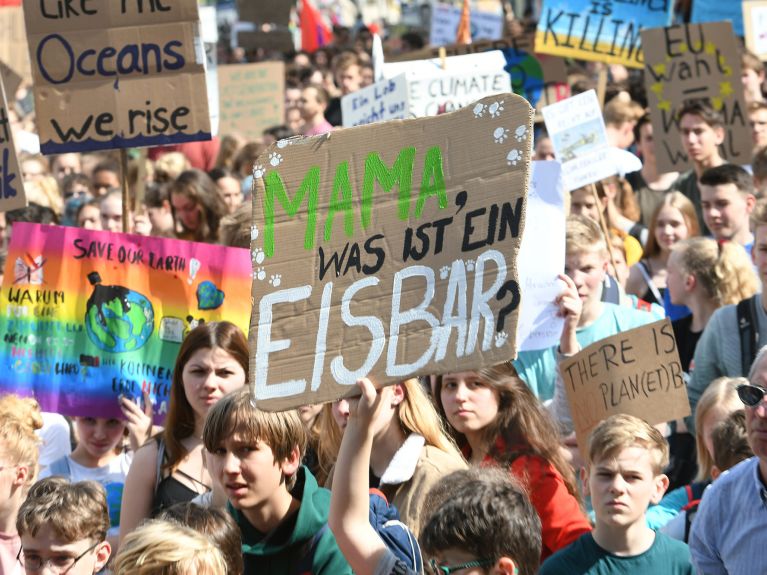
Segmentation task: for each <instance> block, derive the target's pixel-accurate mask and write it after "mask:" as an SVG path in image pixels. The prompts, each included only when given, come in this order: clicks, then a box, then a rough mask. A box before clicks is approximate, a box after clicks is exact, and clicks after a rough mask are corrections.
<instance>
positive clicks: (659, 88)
mask: <svg viewBox="0 0 767 575" xmlns="http://www.w3.org/2000/svg"><path fill="white" fill-rule="evenodd" d="M650 92H653V93H654V94H655V95H656V96H658V98H660V97H661V96H662V95H663V84H661V83H660V82H655V84H653V85H652V86H650Z"/></svg>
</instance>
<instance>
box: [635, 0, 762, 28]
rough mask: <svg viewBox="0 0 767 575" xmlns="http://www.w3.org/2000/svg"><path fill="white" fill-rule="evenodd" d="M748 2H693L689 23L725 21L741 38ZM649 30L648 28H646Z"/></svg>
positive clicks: (705, 0) (734, 0)
mask: <svg viewBox="0 0 767 575" xmlns="http://www.w3.org/2000/svg"><path fill="white" fill-rule="evenodd" d="M749 1H750V0H745V1H744V0H728V1H726V2H722V1H721V0H695V1H694V2H693V3H692V14H690V22H691V23H693V24H706V23H708V22H723V21H725V20H727V21H728V22H730V24H732V28H733V30H735V34H737V35H738V36H740V37H743V8H742V7H741V4H743V5H744V6H745V5H746V4H748V3H749ZM647 27H648V28H649V26H647Z"/></svg>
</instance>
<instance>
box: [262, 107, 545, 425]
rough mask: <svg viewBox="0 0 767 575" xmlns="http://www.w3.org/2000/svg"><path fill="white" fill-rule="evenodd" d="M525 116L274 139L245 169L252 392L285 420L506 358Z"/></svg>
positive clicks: (517, 112)
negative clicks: (306, 409)
mask: <svg viewBox="0 0 767 575" xmlns="http://www.w3.org/2000/svg"><path fill="white" fill-rule="evenodd" d="M532 121H533V110H532V108H531V107H530V105H529V104H528V103H527V102H526V101H525V100H524V99H522V98H520V97H519V96H516V95H514V94H509V93H507V94H500V95H498V96H495V97H488V98H483V99H482V100H480V101H479V102H477V103H475V104H474V105H473V106H468V107H466V108H464V109H462V110H459V111H458V112H454V113H451V114H445V115H442V116H438V117H436V118H428V119H414V120H394V121H391V122H386V123H383V124H371V125H369V126H361V127H358V128H348V129H343V130H338V131H336V132H331V133H329V134H325V135H323V136H317V137H313V138H306V139H295V140H287V141H281V142H278V143H276V144H274V145H273V146H271V147H270V148H269V149H268V150H267V151H266V152H265V153H264V155H262V156H261V157H260V158H259V160H258V162H257V164H256V167H255V170H254V176H255V187H254V194H253V217H254V225H253V228H252V231H251V239H252V242H251V250H252V253H251V255H252V259H253V262H254V271H253V274H254V281H253V292H252V295H253V316H252V319H251V328H250V345H251V363H250V366H251V372H250V376H251V383H252V384H253V388H254V393H255V397H256V401H257V402H258V406H259V407H260V408H262V409H267V410H284V409H290V408H293V407H296V406H299V405H305V404H309V403H321V402H327V401H331V400H334V399H337V398H340V397H344V396H349V395H354V394H355V393H356V387H355V386H354V382H355V381H356V379H358V378H359V377H362V376H366V375H369V376H370V377H372V378H373V380H374V381H375V382H376V383H377V384H378V385H389V384H392V383H396V382H399V381H402V380H404V379H407V378H409V377H413V376H416V375H421V374H435V373H444V372H450V371H457V370H458V371H460V370H463V369H474V368H478V367H480V366H482V365H491V364H496V363H499V362H502V361H505V360H509V359H511V358H513V357H515V356H516V349H517V316H518V313H519V305H520V299H521V295H522V294H520V290H519V284H518V281H519V280H518V275H517V264H516V258H517V255H518V252H519V248H520V244H521V239H522V232H523V230H524V225H525V216H524V214H525V204H526V195H527V193H526V192H527V185H528V181H529V180H528V177H529V169H530V168H529V164H530V154H531V148H532Z"/></svg>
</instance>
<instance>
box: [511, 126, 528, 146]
mask: <svg viewBox="0 0 767 575" xmlns="http://www.w3.org/2000/svg"><path fill="white" fill-rule="evenodd" d="M514 137H515V138H516V139H517V142H521V141H522V140H524V139H525V138H527V126H524V125H523V126H518V127H517V129H516V130H514Z"/></svg>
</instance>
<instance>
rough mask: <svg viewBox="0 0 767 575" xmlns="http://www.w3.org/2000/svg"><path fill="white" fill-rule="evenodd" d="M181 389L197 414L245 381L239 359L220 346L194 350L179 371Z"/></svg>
mask: <svg viewBox="0 0 767 575" xmlns="http://www.w3.org/2000/svg"><path fill="white" fill-rule="evenodd" d="M181 378H182V380H183V382H184V393H185V394H186V399H187V401H188V402H189V405H191V406H192V409H193V410H194V412H195V413H196V414H197V416H198V417H200V418H202V419H204V418H205V415H206V414H207V413H208V410H209V409H210V408H211V407H212V406H213V405H215V404H216V402H217V401H218V400H219V399H221V398H222V397H223V396H224V395H226V394H227V393H229V392H230V391H234V390H235V389H239V388H241V387H242V386H243V385H245V371H244V370H243V369H242V366H241V365H240V364H239V362H238V361H237V360H236V359H234V358H233V357H232V356H231V355H229V354H228V353H227V352H226V351H225V350H223V349H221V348H220V347H214V348H209V347H204V348H202V349H198V350H197V351H195V352H194V353H193V354H192V355H191V357H190V358H189V361H187V362H186V364H185V365H184V369H183V371H182V372H181Z"/></svg>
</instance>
